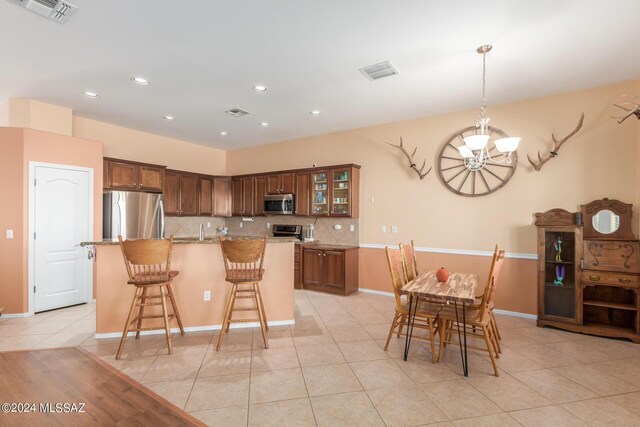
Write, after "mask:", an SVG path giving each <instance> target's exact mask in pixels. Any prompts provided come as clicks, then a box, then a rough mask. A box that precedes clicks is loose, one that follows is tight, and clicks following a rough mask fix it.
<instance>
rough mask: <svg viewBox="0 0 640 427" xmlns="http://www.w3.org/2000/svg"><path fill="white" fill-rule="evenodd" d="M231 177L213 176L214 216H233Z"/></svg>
mask: <svg viewBox="0 0 640 427" xmlns="http://www.w3.org/2000/svg"><path fill="white" fill-rule="evenodd" d="M231 198H232V194H231V179H230V178H218V177H216V178H213V216H231V207H232V200H231Z"/></svg>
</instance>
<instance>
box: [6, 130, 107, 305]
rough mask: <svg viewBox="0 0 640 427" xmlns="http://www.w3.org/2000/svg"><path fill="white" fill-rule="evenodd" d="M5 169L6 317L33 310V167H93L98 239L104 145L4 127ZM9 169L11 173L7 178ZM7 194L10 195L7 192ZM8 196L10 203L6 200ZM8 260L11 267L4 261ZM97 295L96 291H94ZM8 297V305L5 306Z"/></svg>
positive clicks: (95, 230)
mask: <svg viewBox="0 0 640 427" xmlns="http://www.w3.org/2000/svg"><path fill="white" fill-rule="evenodd" d="M0 144H1V147H2V155H3V161H4V160H5V153H6V155H7V156H8V159H9V161H7V162H6V163H7V165H3V169H4V170H3V171H2V172H1V174H2V175H0V176H2V178H4V179H2V180H1V182H0V188H1V189H2V192H1V193H0V194H2V195H3V199H4V200H3V202H4V203H5V205H4V206H3V209H1V210H0V227H2V229H1V230H2V234H3V235H2V236H0V256H2V264H1V265H2V270H1V271H0V274H1V275H2V276H3V277H4V276H5V275H6V276H7V277H10V278H11V280H9V281H6V282H4V284H3V286H2V287H0V298H2V300H0V306H4V307H5V311H4V313H6V314H10V313H25V312H27V311H28V308H29V306H28V301H29V300H28V254H29V235H28V234H29V230H28V225H29V190H30V186H31V182H30V181H29V162H31V161H35V162H43V163H54V164H62V165H69V166H80V167H85V168H93V174H94V183H93V197H94V199H93V210H94V212H93V214H94V218H93V238H94V239H100V238H101V236H102V143H100V142H98V141H90V140H86V139H80V138H73V137H69V136H64V135H57V134H54V133H50V132H42V131H37V130H32V129H20V128H0ZM7 170H9V171H11V172H12V173H8V172H7ZM5 191H6V193H5ZM5 194H6V195H8V196H10V197H11V198H8V197H5ZM7 228H12V229H13V230H14V239H13V240H7V239H5V238H4V232H5V230H6V229H7ZM5 256H6V258H7V259H8V260H11V261H10V262H6V263H5V261H4V259H5ZM94 291H95V288H94ZM4 298H6V301H7V302H4V301H5V300H4Z"/></svg>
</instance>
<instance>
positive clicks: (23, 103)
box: [7, 98, 73, 136]
mask: <svg viewBox="0 0 640 427" xmlns="http://www.w3.org/2000/svg"><path fill="white" fill-rule="evenodd" d="M7 108H8V115H9V122H8V126H10V127H19V128H27V129H35V130H43V131H46V132H53V133H57V134H59V135H67V136H71V132H72V124H73V121H72V119H73V111H72V110H71V109H69V108H64V107H60V106H57V105H52V104H46V103H44V102H40V101H35V100H33V99H24V98H12V99H10V100H9V101H8V107H7Z"/></svg>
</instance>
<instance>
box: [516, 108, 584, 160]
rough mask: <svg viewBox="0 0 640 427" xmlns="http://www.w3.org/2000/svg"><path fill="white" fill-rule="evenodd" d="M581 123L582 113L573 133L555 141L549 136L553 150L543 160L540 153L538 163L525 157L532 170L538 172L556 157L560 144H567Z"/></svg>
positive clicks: (553, 136) (582, 119)
mask: <svg viewBox="0 0 640 427" xmlns="http://www.w3.org/2000/svg"><path fill="white" fill-rule="evenodd" d="M583 122H584V113H582V115H581V116H580V121H578V126H576V128H575V129H574V130H573V132H571V133H570V134H569V135H567V136H565V137H564V138H562V139H561V140H558V139H556V136H555V135H554V134H551V139H553V150H551V151H550V152H549V154H547V155H546V156H545V157H544V159H543V158H542V156H540V151H538V163H536V162H534V161H533V160H531V157H529V156H528V155H527V159H529V163H531V166H533V168H534V169H535V170H536V171H538V172H540V169H542V166H544V164H545V163H547V162H548V161H549V160H551V159H553V158H554V157H555V156H557V155H558V151H560V147H562V144H564V143H565V142H567V140H568V139H569V138H571V137H572V136H573V135H575V134H576V133H578V131H579V130H580V128H581V127H582V123H583Z"/></svg>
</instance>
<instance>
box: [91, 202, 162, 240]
mask: <svg viewBox="0 0 640 427" xmlns="http://www.w3.org/2000/svg"><path fill="white" fill-rule="evenodd" d="M102 202H103V205H102V209H103V211H102V236H103V238H105V239H117V238H118V235H122V237H123V238H124V239H162V238H163V237H164V206H163V204H162V194H154V193H139V192H134V191H109V192H107V193H104V195H103V200H102Z"/></svg>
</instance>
